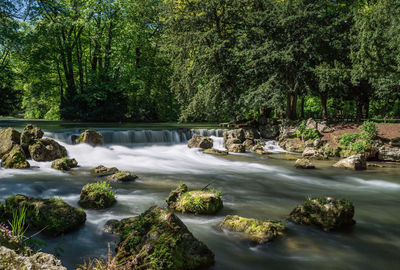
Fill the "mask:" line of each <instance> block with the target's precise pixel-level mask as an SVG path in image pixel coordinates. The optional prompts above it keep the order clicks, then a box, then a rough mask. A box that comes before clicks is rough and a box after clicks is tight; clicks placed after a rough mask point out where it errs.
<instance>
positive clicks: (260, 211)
mask: <svg viewBox="0 0 400 270" xmlns="http://www.w3.org/2000/svg"><path fill="white" fill-rule="evenodd" d="M99 130H100V131H101V133H102V134H103V136H104V140H105V145H104V147H96V148H93V147H91V146H88V145H72V144H71V136H72V135H77V134H79V132H81V129H57V130H49V129H48V130H46V133H45V136H47V137H52V138H55V139H56V140H58V141H59V142H60V143H61V144H63V145H64V146H65V147H66V148H67V150H68V153H69V156H70V157H74V158H75V159H76V160H77V161H78V162H79V164H80V166H81V167H80V168H79V169H77V170H73V171H71V172H68V173H64V172H59V171H56V170H53V169H51V167H50V164H51V163H50V162H40V163H39V162H31V161H30V162H31V165H32V167H33V168H32V169H30V170H12V169H3V168H1V169H0V200H1V201H3V200H4V199H5V198H6V197H7V196H9V195H11V194H17V193H22V194H26V195H30V196H39V197H44V198H48V197H60V198H62V199H64V200H65V201H67V202H68V203H69V204H71V205H73V206H78V204H77V202H78V200H79V193H80V190H81V188H82V186H83V185H85V184H87V183H89V182H93V181H95V179H93V178H92V177H91V176H90V175H89V169H90V168H92V167H95V166H97V165H100V164H102V165H105V166H110V167H111V166H115V167H118V168H119V169H120V170H129V171H132V172H134V173H136V174H137V175H138V176H139V180H137V181H135V182H132V183H112V186H113V189H114V191H115V192H116V194H117V201H118V202H117V203H116V204H115V205H114V206H113V207H111V208H110V209H106V210H86V214H87V221H86V224H85V225H84V226H83V227H82V228H81V229H80V230H78V231H75V232H72V233H69V234H67V235H65V236H60V237H57V238H46V237H44V236H42V237H41V238H42V239H44V240H46V241H47V246H46V247H43V250H44V251H47V252H52V253H54V252H55V251H58V252H59V253H60V254H61V260H62V261H63V263H64V265H66V266H67V267H68V268H69V269H74V268H75V267H76V265H77V264H81V263H82V262H83V261H84V260H85V259H87V258H89V257H99V256H105V255H106V253H107V243H111V246H112V247H113V246H115V243H116V241H117V237H116V236H114V235H110V234H107V233H105V232H104V231H103V226H104V224H105V222H106V221H107V220H108V219H121V218H125V217H130V216H135V215H138V214H140V213H141V212H143V211H145V210H146V209H148V208H149V207H150V206H152V205H155V204H156V205H160V206H165V201H164V200H165V198H166V197H167V195H168V193H169V192H170V190H171V189H174V188H175V187H176V186H177V185H178V184H179V182H181V181H182V182H184V183H186V184H187V185H188V186H189V188H190V189H199V188H203V187H204V186H206V185H207V184H209V183H211V182H212V187H213V188H216V189H218V190H221V191H222V194H223V200H224V208H223V210H221V211H220V212H219V213H218V214H217V215H215V216H194V215H186V214H185V215H182V214H179V215H178V216H179V217H180V218H181V219H182V220H183V222H184V223H185V224H186V225H187V227H188V228H189V230H190V231H191V232H192V233H193V234H194V235H195V236H196V237H197V238H198V239H199V240H201V241H203V242H204V243H205V244H206V245H207V246H208V247H209V248H210V249H211V250H212V251H213V252H214V253H215V258H216V264H215V266H214V267H212V268H211V269H400V211H399V206H400V168H399V166H397V167H396V166H394V167H393V168H384V169H382V168H372V169H370V170H368V171H365V172H352V171H348V170H343V169H338V168H332V167H331V165H332V162H333V161H324V162H316V166H317V167H318V169H316V170H311V171H303V170H297V169H294V168H293V161H290V160H286V158H287V157H290V155H289V154H287V153H285V152H284V151H283V150H282V149H280V148H279V146H277V144H276V142H273V141H269V142H267V145H266V147H265V148H266V150H268V151H270V152H274V154H272V155H270V157H264V156H259V155H256V154H252V153H246V154H235V155H229V156H227V157H216V156H212V155H207V154H204V153H202V152H200V151H199V150H197V149H189V148H188V147H187V146H186V143H187V139H188V138H190V136H192V134H193V133H198V134H201V135H206V136H210V137H211V138H213V140H214V147H215V148H218V149H224V145H223V139H222V138H221V136H222V132H223V131H222V130H218V129H214V130H204V129H197V130H188V129H169V130H162V129H158V130H148V129H110V128H104V129H99ZM306 196H333V197H339V198H342V197H343V198H348V199H350V200H352V201H353V202H354V205H355V217H354V218H355V220H356V221H357V224H356V225H355V226H354V228H352V229H351V230H350V231H346V232H331V233H326V232H323V231H320V230H318V229H316V228H314V227H308V226H300V225H296V224H293V223H290V222H289V223H287V226H288V230H287V232H286V234H285V235H284V236H283V237H281V238H279V239H277V240H276V241H274V242H271V243H268V244H265V245H259V246H253V245H251V243H249V242H246V241H243V240H242V239H241V238H240V237H239V236H238V235H235V234H232V233H228V232H225V231H221V230H219V229H218V227H217V225H218V223H219V222H220V221H221V220H222V219H223V217H224V216H225V215H227V214H237V215H241V216H245V217H254V218H261V219H284V218H285V217H287V216H288V214H289V213H290V211H291V210H292V209H293V208H294V207H295V206H296V205H297V204H299V203H301V201H302V200H303V199H304V198H305V197H306ZM61 251H62V252H61Z"/></svg>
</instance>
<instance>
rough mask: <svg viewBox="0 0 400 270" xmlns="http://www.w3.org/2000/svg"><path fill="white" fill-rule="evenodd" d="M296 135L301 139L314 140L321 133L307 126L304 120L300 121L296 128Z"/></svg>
mask: <svg viewBox="0 0 400 270" xmlns="http://www.w3.org/2000/svg"><path fill="white" fill-rule="evenodd" d="M296 136H297V137H298V138H302V139H303V140H309V139H311V140H315V139H318V138H319V137H320V136H321V135H320V134H319V132H318V130H315V129H312V128H307V126H306V121H304V120H303V121H301V123H300V125H299V127H298V128H297V130H296Z"/></svg>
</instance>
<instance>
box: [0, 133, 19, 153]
mask: <svg viewBox="0 0 400 270" xmlns="http://www.w3.org/2000/svg"><path fill="white" fill-rule="evenodd" d="M20 136H21V134H20V133H19V132H18V131H16V130H15V129H13V128H0V158H2V157H3V155H5V154H7V153H8V152H10V151H11V149H12V148H13V146H14V145H15V144H19V138H20Z"/></svg>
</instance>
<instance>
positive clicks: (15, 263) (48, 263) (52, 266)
mask: <svg viewBox="0 0 400 270" xmlns="http://www.w3.org/2000/svg"><path fill="white" fill-rule="evenodd" d="M0 258H1V259H0V269H4V270H6V269H7V270H17V269H27V270H28V269H32V270H67V268H66V267H64V266H63V265H62V264H61V261H60V260H59V259H57V258H56V257H54V256H53V255H51V254H48V253H43V252H38V253H35V254H33V255H31V256H24V255H20V254H17V253H16V252H15V251H14V250H12V249H9V248H6V247H4V246H0Z"/></svg>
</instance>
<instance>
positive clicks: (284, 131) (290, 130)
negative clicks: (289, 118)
mask: <svg viewBox="0 0 400 270" xmlns="http://www.w3.org/2000/svg"><path fill="white" fill-rule="evenodd" d="M296 132H297V127H293V126H289V125H285V124H282V125H281V126H280V130H279V141H282V140H286V139H293V138H297V134H296Z"/></svg>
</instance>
